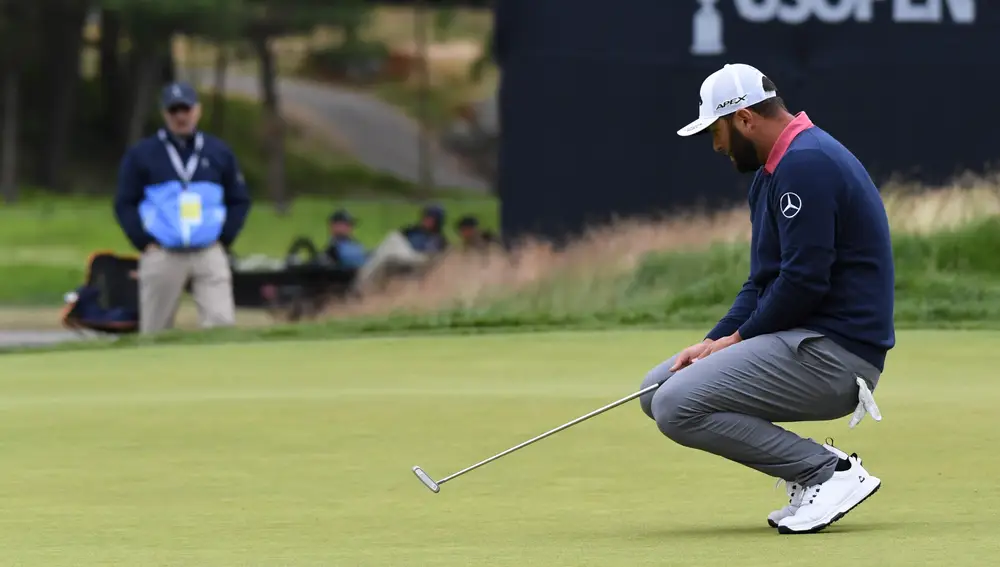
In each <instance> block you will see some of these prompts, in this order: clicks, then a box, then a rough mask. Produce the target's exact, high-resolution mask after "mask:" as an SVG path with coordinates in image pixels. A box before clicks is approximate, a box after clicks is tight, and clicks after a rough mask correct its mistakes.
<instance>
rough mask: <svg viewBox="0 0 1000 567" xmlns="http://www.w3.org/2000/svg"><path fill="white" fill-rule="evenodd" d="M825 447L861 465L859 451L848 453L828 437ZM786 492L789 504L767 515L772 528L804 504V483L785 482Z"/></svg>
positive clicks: (839, 456)
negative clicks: (834, 444)
mask: <svg viewBox="0 0 1000 567" xmlns="http://www.w3.org/2000/svg"><path fill="white" fill-rule="evenodd" d="M823 448H824V449H826V450H827V451H830V452H831V453H833V454H835V455H837V458H840V459H853V460H856V461H857V462H858V464H859V465H860V464H861V457H859V456H858V455H857V453H854V454H852V455H848V454H847V453H845V452H843V451H841V450H840V449H838V448H836V447H834V446H833V439H827V442H826V444H824V445H823ZM782 482H784V481H782V480H778V484H781V483H782ZM785 492H787V493H788V504H787V505H785V507H784V508H782V509H780V510H775V511H773V512H771V513H770V514H768V515H767V525H769V526H771V527H772V528H777V527H778V523H779V522H781V520H784V519H785V518H787V517H789V516H792V515H794V514H795V512H796V511H797V510H798V509H799V506H801V505H802V495H803V488H802V485H800V484H798V483H795V482H785Z"/></svg>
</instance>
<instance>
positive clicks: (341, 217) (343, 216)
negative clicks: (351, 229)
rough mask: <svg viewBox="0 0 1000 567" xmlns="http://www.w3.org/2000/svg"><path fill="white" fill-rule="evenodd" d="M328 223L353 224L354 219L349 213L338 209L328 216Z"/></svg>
mask: <svg viewBox="0 0 1000 567" xmlns="http://www.w3.org/2000/svg"><path fill="white" fill-rule="evenodd" d="M330 222H346V223H349V224H354V217H352V216H351V213H349V212H347V210H346V209H338V210H336V211H334V213H333V214H332V215H330Z"/></svg>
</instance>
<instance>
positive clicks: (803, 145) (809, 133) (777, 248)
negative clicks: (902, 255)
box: [707, 113, 895, 371]
mask: <svg viewBox="0 0 1000 567" xmlns="http://www.w3.org/2000/svg"><path fill="white" fill-rule="evenodd" d="M749 202H750V211H751V222H752V227H753V228H752V239H751V245H750V277H749V278H748V279H747V282H746V283H745V284H744V285H743V289H742V290H741V291H740V293H739V295H738V296H737V297H736V301H735V302H734V303H733V306H732V308H731V309H730V310H729V312H728V313H727V314H726V316H725V317H723V318H722V320H721V321H719V323H718V325H716V327H715V328H714V329H712V331H711V332H710V333H709V334H708V337H707V338H710V339H718V338H720V337H724V336H726V335H730V334H732V333H733V332H735V331H736V330H739V332H740V336H741V337H742V338H743V339H744V340H746V339H750V338H753V337H756V336H758V335H763V334H767V333H774V332H777V331H782V330H787V329H791V328H794V327H802V328H806V329H810V330H814V331H817V332H819V333H822V334H824V335H826V336H827V337H829V338H830V339H832V340H833V341H834V342H836V343H838V344H840V345H841V346H843V347H844V348H846V349H847V350H849V351H851V352H852V353H854V354H856V355H858V356H859V357H861V358H863V359H864V360H866V361H868V362H869V363H871V364H872V365H873V366H875V367H876V368H878V369H879V370H880V371H881V370H883V369H884V365H885V357H886V353H887V352H888V351H889V349H891V348H892V347H893V346H895V329H894V325H893V307H894V284H895V274H894V267H893V258H892V242H891V239H890V234H889V222H888V218H887V216H886V212H885V207H884V205H883V203H882V199H881V196H880V195H879V193H878V189H877V188H876V187H875V184H874V183H873V182H872V180H871V178H870V177H869V175H868V172H867V171H866V170H865V168H864V166H863V165H862V164H861V162H859V161H858V160H857V158H855V157H854V155H853V154H851V152H850V151H849V150H848V149H847V148H845V147H844V146H843V145H841V144H840V143H839V142H838V141H837V140H835V139H834V138H833V137H832V136H830V135H829V134H828V133H826V132H825V131H823V130H821V129H820V128H817V127H816V126H814V125H813V124H812V122H811V121H809V117H808V116H806V115H805V114H804V113H800V114H799V115H798V116H797V117H796V119H795V120H794V121H793V122H792V123H791V124H790V125H789V127H788V128H786V130H785V132H784V133H783V134H782V136H781V137H780V138H779V140H778V143H776V144H775V148H774V150H772V152H771V155H770V157H769V159H768V163H767V165H765V166H764V167H762V168H761V169H760V170H758V171H757V173H756V175H755V177H754V180H753V183H752V185H751V187H750V197H749Z"/></svg>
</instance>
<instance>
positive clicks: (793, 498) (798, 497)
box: [767, 480, 802, 528]
mask: <svg viewBox="0 0 1000 567" xmlns="http://www.w3.org/2000/svg"><path fill="white" fill-rule="evenodd" d="M778 482H779V483H781V482H782V481H780V480H779V481H778ZM785 491H786V492H787V493H788V504H787V505H786V506H785V507H784V508H782V509H781V510H775V511H774V512H771V513H770V514H768V515H767V525H769V526H771V527H772V528H776V527H778V522H780V521H781V520H784V519H785V518H787V517H789V516H791V515H793V514H795V511H796V510H798V509H799V506H800V505H801V504H802V486H800V485H799V484H797V483H794V482H786V483H785Z"/></svg>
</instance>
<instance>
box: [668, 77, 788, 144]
mask: <svg viewBox="0 0 1000 567" xmlns="http://www.w3.org/2000/svg"><path fill="white" fill-rule="evenodd" d="M763 80H764V74H763V73H761V72H760V71H758V70H757V69H755V68H754V67H751V66H750V65H744V64H742V63H734V64H732V65H726V66H725V67H723V68H722V69H719V70H718V71H716V72H714V73H712V74H711V75H709V76H708V78H707V79H705V82H703V83H702V84H701V101H700V106H699V107H698V119H697V120H695V121H694V122H692V123H690V124H688V125H687V126H685V127H683V128H681V129H680V130H678V131H677V135H678V136H692V135H694V134H697V133H698V132H701V131H702V130H704V129H705V128H708V127H709V126H711V125H712V123H713V122H715V121H716V120H718V119H719V118H721V117H723V116H727V115H729V114H732V113H734V112H736V111H737V110H740V109H741V108H746V107H748V106H753V105H755V104H757V103H758V102H761V101H764V100H767V99H769V98H773V97H775V96H778V93H777V92H775V91H771V92H765V91H764V82H763Z"/></svg>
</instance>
